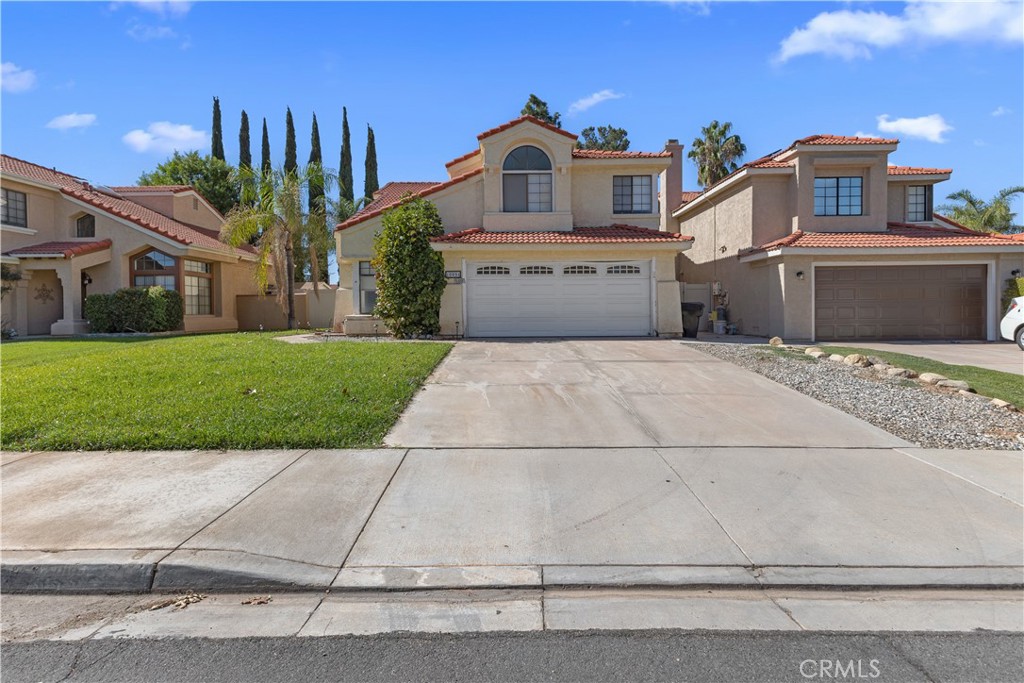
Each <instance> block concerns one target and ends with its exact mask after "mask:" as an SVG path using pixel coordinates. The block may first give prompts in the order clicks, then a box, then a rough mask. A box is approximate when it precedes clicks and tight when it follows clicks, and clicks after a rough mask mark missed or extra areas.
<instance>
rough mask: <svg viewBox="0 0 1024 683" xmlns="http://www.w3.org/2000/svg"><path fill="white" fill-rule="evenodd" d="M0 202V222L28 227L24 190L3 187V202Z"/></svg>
mask: <svg viewBox="0 0 1024 683" xmlns="http://www.w3.org/2000/svg"><path fill="white" fill-rule="evenodd" d="M0 204H2V207H3V215H2V216H0V223H3V224H4V225H12V226H14V227H18V228H27V227H28V202H27V198H26V196H25V193H24V192H18V191H16V190H8V189H7V188H4V191H3V202H0Z"/></svg>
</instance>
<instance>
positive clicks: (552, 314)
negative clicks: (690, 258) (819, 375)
mask: <svg viewBox="0 0 1024 683" xmlns="http://www.w3.org/2000/svg"><path fill="white" fill-rule="evenodd" d="M576 139H577V136H576V135H575V134H572V133H568V132H566V131H564V130H561V129H559V128H556V127H554V126H551V125H549V124H547V123H545V122H542V121H540V120H538V119H536V118H533V117H529V116H523V117H520V118H517V119H515V120H513V121H509V122H508V123H506V124H504V125H501V126H498V127H497V128H492V129H491V130H488V131H485V132H483V133H481V134H480V135H478V136H477V142H478V147H477V148H476V149H474V150H473V151H472V152H470V153H468V154H465V155H463V156H461V157H459V158H457V159H454V160H453V161H450V162H448V164H446V168H447V173H448V179H447V180H444V181H438V182H408V183H404V182H402V183H395V182H392V183H388V184H387V185H385V186H384V187H383V188H381V189H380V190H379V191H378V192H377V193H375V194H374V197H373V201H372V202H371V203H370V204H368V205H367V206H365V207H364V208H363V209H362V210H361V211H360V212H359V213H357V214H355V215H354V216H352V217H351V218H350V219H348V220H346V221H345V222H343V223H341V224H339V225H338V228H337V231H336V237H337V255H338V269H339V277H340V283H341V284H340V288H339V290H338V292H337V297H336V307H335V327H336V328H338V327H342V328H343V329H344V331H345V332H346V333H348V334H372V333H373V332H374V331H375V328H377V330H378V331H381V332H383V331H384V327H383V325H382V324H380V323H379V321H377V320H375V319H374V318H373V317H372V315H371V314H372V311H373V306H374V303H375V301H376V282H375V276H374V272H373V269H372V267H371V264H370V260H371V259H372V258H373V238H374V235H375V233H377V232H379V231H380V229H381V217H382V214H383V213H384V212H385V211H386V210H387V209H389V208H391V207H393V206H396V205H397V204H398V203H399V202H400V201H401V200H402V198H403V197H405V196H408V195H414V196H417V197H424V198H426V199H429V200H430V201H432V202H433V203H434V204H435V205H436V206H437V209H438V212H439V213H440V215H441V219H442V221H443V223H444V228H445V233H446V234H445V235H444V236H443V237H440V238H437V239H435V240H434V244H433V246H434V248H435V249H436V250H438V251H440V252H441V253H442V254H443V255H444V261H445V269H446V271H447V272H446V275H447V277H448V278H449V279H448V285H447V287H446V289H445V291H444V295H443V297H442V301H441V333H442V334H445V335H453V334H465V335H466V336H470V337H540V336H562V335H571V336H619V335H623V336H648V335H651V336H654V335H657V336H675V335H679V334H680V333H681V332H682V318H681V314H680V307H679V304H680V298H679V283H678V281H677V278H676V273H677V269H676V263H677V258H678V255H679V253H680V252H682V251H684V250H686V249H688V248H689V247H690V245H691V244H692V238H690V237H686V236H685V235H680V234H678V233H679V230H678V224H677V223H676V222H675V221H673V220H671V217H670V216H669V211H670V210H671V208H672V207H675V206H678V205H679V202H680V201H681V197H682V146H681V145H679V144H678V143H676V142H675V141H674V140H673V141H670V142H669V144H667V145H666V147H665V150H664V151H661V152H599V151H586V150H578V149H576ZM659 180H660V187H662V188H665V189H666V190H667V197H663V198H662V200H661V201H660V202H659V196H658V187H659Z"/></svg>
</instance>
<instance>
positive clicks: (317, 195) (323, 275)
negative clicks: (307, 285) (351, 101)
mask: <svg viewBox="0 0 1024 683" xmlns="http://www.w3.org/2000/svg"><path fill="white" fill-rule="evenodd" d="M309 163H310V164H317V165H319V166H321V167H322V166H323V163H324V159H323V154H321V152H320V127H319V125H317V122H316V113H314V114H313V130H312V133H311V134H310V139H309ZM323 201H324V180H323V174H322V173H319V174H316V175H315V176H314V177H311V178H310V179H309V212H310V213H313V211H314V210H316V209H321V208H323V207H322V204H323ZM321 229H322V230H327V229H328V226H327V224H326V222H325V223H324V225H323V226H322V227H321ZM316 259H317V266H318V267H319V271H320V272H319V275H320V280H321V282H330V281H331V276H330V271H329V269H328V267H327V248H326V247H319V248H317V252H316ZM312 270H313V269H312V264H310V273H309V275H310V279H312V277H313V272H312Z"/></svg>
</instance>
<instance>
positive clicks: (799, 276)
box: [796, 270, 804, 280]
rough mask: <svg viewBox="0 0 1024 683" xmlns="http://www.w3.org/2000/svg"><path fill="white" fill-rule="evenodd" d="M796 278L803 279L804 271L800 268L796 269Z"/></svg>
mask: <svg viewBox="0 0 1024 683" xmlns="http://www.w3.org/2000/svg"><path fill="white" fill-rule="evenodd" d="M796 279H797V280H803V279H804V271H802V270H798V271H796Z"/></svg>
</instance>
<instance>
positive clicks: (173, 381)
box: [0, 333, 451, 450]
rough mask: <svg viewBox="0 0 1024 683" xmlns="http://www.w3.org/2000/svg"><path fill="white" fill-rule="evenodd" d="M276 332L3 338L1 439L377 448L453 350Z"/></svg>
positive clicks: (120, 445)
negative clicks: (281, 336) (282, 336)
mask: <svg viewBox="0 0 1024 683" xmlns="http://www.w3.org/2000/svg"><path fill="white" fill-rule="evenodd" d="M272 337H273V335H271V334H264V333H240V334H216V335H205V336H196V337H173V338H151V337H150V338H141V339H139V338H121V339H111V340H103V341H92V340H88V341H78V340H74V341H28V342H17V343H13V344H12V343H6V344H3V346H2V347H0V447H2V448H4V449H7V450H77V449H84V450H114V449H123V450H138V449H191V448H244V449H255V448H356V447H369V446H377V445H380V443H381V441H382V439H383V438H384V435H385V434H387V432H388V430H389V429H390V428H391V425H392V424H394V422H395V420H397V419H398V416H399V415H400V414H401V412H402V410H403V409H404V408H405V406H406V404H407V403H408V402H409V400H410V399H411V398H412V396H413V395H414V394H415V393H416V391H417V390H418V389H419V388H420V386H421V385H422V384H423V381H424V380H425V379H426V377H427V376H428V375H429V374H430V372H431V371H432V370H433V369H434V367H435V366H436V365H437V364H438V363H439V362H440V361H441V359H442V358H444V356H445V355H446V354H447V353H448V350H449V349H450V348H451V344H447V343H400V342H386V343H373V342H365V343H356V342H328V343H319V344H286V343H284V342H280V341H275V340H274V339H273V338H272Z"/></svg>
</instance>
